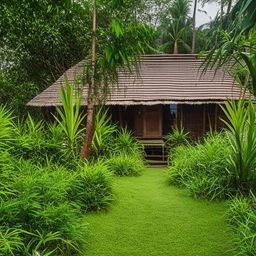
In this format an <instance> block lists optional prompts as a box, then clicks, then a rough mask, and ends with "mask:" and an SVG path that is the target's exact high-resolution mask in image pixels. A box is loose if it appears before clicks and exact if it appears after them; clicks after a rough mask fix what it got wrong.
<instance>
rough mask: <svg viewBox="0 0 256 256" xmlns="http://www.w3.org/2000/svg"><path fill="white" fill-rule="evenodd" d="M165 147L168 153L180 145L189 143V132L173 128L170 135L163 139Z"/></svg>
mask: <svg viewBox="0 0 256 256" xmlns="http://www.w3.org/2000/svg"><path fill="white" fill-rule="evenodd" d="M164 139H165V146H166V148H167V149H168V150H169V151H172V150H173V149H174V148H175V147H177V146H180V145H186V144H188V143H189V141H190V138H189V132H185V131H184V128H181V129H179V128H177V127H176V128H174V129H173V130H172V132H171V133H170V134H167V135H166V136H165V137H164Z"/></svg>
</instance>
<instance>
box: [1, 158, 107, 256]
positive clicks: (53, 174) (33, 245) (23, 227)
mask: <svg viewBox="0 0 256 256" xmlns="http://www.w3.org/2000/svg"><path fill="white" fill-rule="evenodd" d="M0 181H1V184H0V242H1V240H3V241H5V244H1V245H0V253H1V255H15V256H16V255H17V256H23V255H35V253H36V252H38V253H40V255H65V256H67V255H77V254H78V253H79V251H80V250H81V249H82V248H83V245H84V244H85V239H86V234H87V227H86V225H85V224H83V223H84V221H83V217H82V213H84V212H86V211H89V210H99V209H102V208H105V207H106V206H108V205H109V203H110V202H111V201H112V189H111V187H112V185H111V174H110V172H109V171H108V170H107V168H106V167H105V166H104V165H103V164H102V163H97V164H94V165H86V166H84V167H83V168H82V170H78V171H77V172H69V171H67V170H66V169H65V168H64V167H62V166H59V165H55V164H51V163H50V162H48V165H46V166H44V167H40V166H36V165H34V164H33V163H32V162H30V161H27V160H23V159H20V160H16V161H14V162H13V163H12V165H11V164H10V165H6V166H5V168H2V169H1V171H0Z"/></svg>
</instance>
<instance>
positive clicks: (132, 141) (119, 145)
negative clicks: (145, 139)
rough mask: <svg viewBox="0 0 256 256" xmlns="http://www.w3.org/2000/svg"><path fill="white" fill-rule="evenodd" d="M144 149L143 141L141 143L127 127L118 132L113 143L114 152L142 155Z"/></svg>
mask: <svg viewBox="0 0 256 256" xmlns="http://www.w3.org/2000/svg"><path fill="white" fill-rule="evenodd" d="M143 151H144V148H143V145H142V143H140V142H139V141H138V140H137V139H136V138H135V137H134V136H133V135H132V132H131V131H129V130H128V129H127V128H124V129H121V130H119V131H118V132H117V135H116V137H115V140H114V145H113V153H125V154H128V155H136V156H138V157H142V155H143Z"/></svg>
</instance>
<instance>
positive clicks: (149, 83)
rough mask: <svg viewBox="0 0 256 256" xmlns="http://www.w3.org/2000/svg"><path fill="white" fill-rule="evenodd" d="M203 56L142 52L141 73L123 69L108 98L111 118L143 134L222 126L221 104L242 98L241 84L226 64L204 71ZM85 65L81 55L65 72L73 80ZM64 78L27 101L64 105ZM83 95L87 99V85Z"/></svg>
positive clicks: (156, 136)
mask: <svg viewBox="0 0 256 256" xmlns="http://www.w3.org/2000/svg"><path fill="white" fill-rule="evenodd" d="M203 60H204V58H197V55H192V54H177V55H174V54H171V55H169V54H168V55H167V54H162V55H145V56H142V57H141V63H140V69H139V74H138V75H133V76H131V75H130V74H127V73H126V72H124V71H122V72H120V73H119V84H118V86H114V85H113V86H112V89H111V93H110V94H109V95H108V96H107V98H106V100H105V104H106V105H108V106H110V112H111V114H112V117H113V120H114V121H116V122H117V121H118V122H119V123H120V125H121V126H122V127H125V126H126V127H128V128H129V129H131V130H132V131H134V134H135V136H137V137H138V138H141V139H161V138H163V136H164V135H166V134H167V133H169V132H171V130H172V127H174V126H178V127H183V128H184V129H185V131H188V132H190V134H191V135H192V136H193V137H198V136H201V135H202V134H204V133H205V132H207V131H209V130H210V129H213V130H218V129H220V128H222V127H223V124H222V122H221V120H220V117H222V115H223V114H222V111H221V109H220V107H219V104H223V103H225V101H227V100H228V99H233V100H238V99H239V98H241V95H242V94H243V90H242V89H241V87H240V86H239V84H237V83H236V82H235V80H234V78H233V77H232V76H231V74H230V73H229V70H228V66H226V67H223V68H221V69H218V71H217V72H216V71H215V70H207V71H206V72H205V73H202V63H203ZM83 70H84V61H81V62H79V63H78V64H77V65H75V66H74V67H72V68H70V69H69V70H68V71H67V72H66V77H67V79H68V80H69V81H70V82H71V83H73V82H74V80H75V79H76V77H79V76H81V75H82V73H83ZM64 84H65V76H64V75H63V76H61V77H60V78H59V79H58V80H57V81H56V82H55V83H54V84H53V85H51V86H50V87H49V88H47V89H46V90H45V91H43V92H42V93H41V94H39V95H38V96H36V97H35V98H34V99H32V100H31V101H30V102H29V103H28V105H29V106H37V107H51V106H60V105H61V101H60V86H61V85H64ZM245 94H246V96H249V93H248V92H245ZM83 97H84V99H85V100H84V102H83V104H84V105H86V98H87V89H85V90H83Z"/></svg>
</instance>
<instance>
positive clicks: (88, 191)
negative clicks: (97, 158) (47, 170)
mask: <svg viewBox="0 0 256 256" xmlns="http://www.w3.org/2000/svg"><path fill="white" fill-rule="evenodd" d="M68 194H69V198H70V200H71V201H73V202H76V203H77V204H78V205H79V206H80V208H81V210H82V211H83V212H88V211H93V210H94V211H95V210H96V211H98V210H101V209H103V208H106V207H107V206H108V205H109V204H110V203H111V201H112V199H113V196H112V182H111V173H110V172H109V170H108V168H107V167H106V165H105V164H104V163H103V162H97V163H94V164H86V165H85V166H84V167H82V170H81V171H80V172H78V173H76V175H75V179H74V180H73V182H72V185H71V187H70V191H69V192H68Z"/></svg>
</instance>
